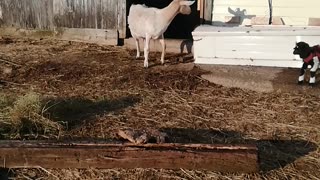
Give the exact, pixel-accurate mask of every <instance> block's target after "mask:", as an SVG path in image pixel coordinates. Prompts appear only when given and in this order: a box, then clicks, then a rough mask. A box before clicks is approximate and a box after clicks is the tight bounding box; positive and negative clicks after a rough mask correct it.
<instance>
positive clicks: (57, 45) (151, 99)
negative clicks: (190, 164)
mask: <svg viewBox="0 0 320 180" xmlns="http://www.w3.org/2000/svg"><path fill="white" fill-rule="evenodd" d="M15 42H16V43H15V44H8V45H5V46H4V45H1V43H0V51H1V52H3V53H5V54H6V56H8V57H9V58H8V59H10V60H12V61H13V62H16V63H18V64H23V66H21V67H19V68H17V69H15V70H14V71H12V73H11V74H10V76H7V77H5V78H4V79H1V80H0V87H1V81H2V82H5V84H6V85H5V86H3V87H4V88H3V89H1V90H3V92H7V93H11V92H12V93H14V94H15V95H21V94H25V93H26V92H28V91H29V89H30V88H33V89H34V91H36V92H39V93H41V94H45V95H48V96H50V97H56V98H57V99H59V98H61V97H63V98H65V97H67V98H68V97H70V98H72V97H81V98H84V99H85V100H90V101H88V102H87V101H85V102H83V101H80V102H78V101H77V100H74V99H73V98H72V99H67V100H66V101H63V102H66V103H60V104H58V105H57V106H55V107H53V108H50V111H53V113H52V116H53V115H56V117H58V119H54V120H55V121H64V120H65V119H68V118H66V113H65V112H67V113H68V114H67V115H69V117H70V118H69V119H70V120H71V121H70V122H72V124H74V125H75V128H74V126H72V128H70V130H67V132H66V131H64V133H66V134H68V135H69V136H68V137H72V138H78V137H80V138H85V137H89V138H112V137H116V133H114V132H113V130H114V129H121V128H133V129H140V128H148V127H152V128H156V129H160V130H161V131H162V130H163V132H166V133H167V134H168V136H169V142H183V143H189V142H193V143H197V142H200V143H235V142H240V143H241V142H243V141H246V140H255V141H257V143H258V146H259V152H260V155H259V156H260V158H261V162H260V165H261V170H262V172H260V173H257V174H220V173H216V172H208V171H190V170H180V171H171V170H157V169H132V170H125V169H108V170H99V169H96V170H93V169H85V170H76V169H62V170H61V169H48V170H47V171H48V172H50V173H48V172H45V171H43V170H39V169H23V170H14V171H15V177H16V178H17V179H28V178H30V179H40V178H43V179H56V178H55V177H54V176H52V175H51V174H54V175H55V176H57V177H59V179H81V178H82V179H108V178H109V179H319V177H320V171H319V167H320V161H319V157H320V151H319V147H320V131H319V129H320V124H319V117H320V111H319V109H320V103H319V102H320V96H319V94H316V95H314V94H311V93H309V92H310V91H309V89H306V90H305V91H302V93H301V92H300V93H299V92H297V93H295V92H292V91H287V93H284V92H280V91H279V92H272V93H257V92H253V91H247V90H241V89H238V88H226V87H221V86H218V85H212V84H209V83H208V82H207V81H205V80H203V79H201V78H200V75H201V73H197V72H195V71H194V69H193V70H192V71H183V72H181V70H178V68H172V66H171V64H170V65H169V66H170V67H171V69H170V70H169V68H167V67H166V66H163V67H162V68H158V67H159V66H160V65H159V66H158V65H156V66H154V67H151V68H148V69H143V66H142V64H141V63H143V62H142V61H141V60H134V58H132V57H134V56H135V51H128V50H126V49H124V48H120V47H109V46H103V48H102V47H99V46H88V44H85V43H72V45H70V44H69V43H68V42H64V41H53V40H42V41H38V42H37V43H32V44H31V43H29V41H28V40H26V41H22V40H17V41H16V40H15ZM26 45H27V48H26ZM50 49H52V50H50ZM54 49H55V50H59V51H58V52H56V51H55V50H54ZM157 57H159V55H156V53H150V63H152V64H156V63H158V62H159V61H157V60H156V58H157ZM168 61H171V62H173V63H174V62H176V58H172V59H168ZM285 81H287V80H285ZM9 82H10V83H9ZM22 85H23V86H22ZM317 88H318V87H316V88H315V90H316V89H317ZM132 94H137V95H138V96H139V101H136V100H133V101H131V98H129V101H128V100H126V99H124V100H123V99H121V98H123V97H127V96H130V95H132ZM106 96H107V97H108V98H107V99H114V100H115V101H103V103H102V104H104V106H103V105H102V104H101V103H96V101H91V100H94V99H99V98H100V97H106ZM140 97H141V98H140ZM74 102H76V104H77V103H80V104H81V107H79V106H78V105H76V104H74ZM131 102H132V103H131ZM9 104H10V102H9ZM86 104H87V106H86ZM11 106H12V107H13V104H12V105H10V107H11ZM47 107H48V105H47ZM64 107H70V109H66V108H64ZM78 107H79V108H78ZM100 108H101V109H100ZM59 109H61V110H59ZM102 110H103V111H102ZM106 110H107V111H106ZM46 112H47V113H48V111H46ZM83 112H84V113H83ZM54 113H55V114H54ZM45 114H46V113H45ZM40 115H42V114H41V113H40ZM60 115H61V116H60ZM78 115H79V116H78ZM45 117H48V116H45ZM78 117H79V118H78ZM88 117H89V118H88ZM49 119H52V117H50V118H49ZM88 119H90V121H89V120H88ZM79 120H81V121H79ZM69 125H70V123H69ZM0 128H2V126H1V127H0ZM64 135H65V134H64Z"/></svg>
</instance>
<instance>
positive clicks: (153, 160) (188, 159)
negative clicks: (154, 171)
mask: <svg viewBox="0 0 320 180" xmlns="http://www.w3.org/2000/svg"><path fill="white" fill-rule="evenodd" d="M0 161H1V162H0V167H3V168H21V167H23V168H30V167H37V166H41V167H43V168H165V169H180V168H185V169H195V170H213V171H220V172H257V171H258V161H257V148H256V146H255V145H217V144H172V143H167V144H139V145H137V144H122V143H114V142H113V143H111V142H109V143H103V142H94V143H90V142H79V143H75V142H74V143H72V142H36V141H23V142H21V141H1V142H0Z"/></svg>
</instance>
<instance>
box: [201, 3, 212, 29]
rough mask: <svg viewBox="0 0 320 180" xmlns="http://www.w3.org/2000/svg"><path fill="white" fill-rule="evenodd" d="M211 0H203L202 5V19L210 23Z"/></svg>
mask: <svg viewBox="0 0 320 180" xmlns="http://www.w3.org/2000/svg"><path fill="white" fill-rule="evenodd" d="M212 10H213V0H205V5H204V16H203V18H204V21H205V23H206V24H211V23H212Z"/></svg>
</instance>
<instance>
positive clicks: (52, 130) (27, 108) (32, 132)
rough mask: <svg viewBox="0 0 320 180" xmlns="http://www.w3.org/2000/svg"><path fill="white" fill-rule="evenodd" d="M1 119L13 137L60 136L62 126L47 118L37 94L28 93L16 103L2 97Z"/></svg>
mask: <svg viewBox="0 0 320 180" xmlns="http://www.w3.org/2000/svg"><path fill="white" fill-rule="evenodd" d="M0 110H1V111H0V119H1V123H2V124H4V125H6V126H5V127H6V128H3V129H2V131H7V133H9V135H10V136H11V137H19V136H21V135H22V136H25V135H27V136H35V137H37V136H38V135H50V134H51V135H58V134H59V133H60V132H61V130H62V125H61V124H59V123H58V122H54V121H51V120H50V119H48V118H46V117H45V116H44V115H43V114H44V108H43V106H42V102H41V98H40V96H39V95H38V94H36V93H33V92H31V93H28V94H26V95H24V96H20V97H18V98H17V99H16V100H15V101H14V100H12V98H10V97H6V96H4V95H2V96H0Z"/></svg>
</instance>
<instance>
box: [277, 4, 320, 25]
mask: <svg viewBox="0 0 320 180" xmlns="http://www.w3.org/2000/svg"><path fill="white" fill-rule="evenodd" d="M319 9H320V0H306V1H303V0H273V16H279V17H281V18H282V20H283V22H284V24H285V25H308V22H309V18H320V13H319V12H320V11H319Z"/></svg>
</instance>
